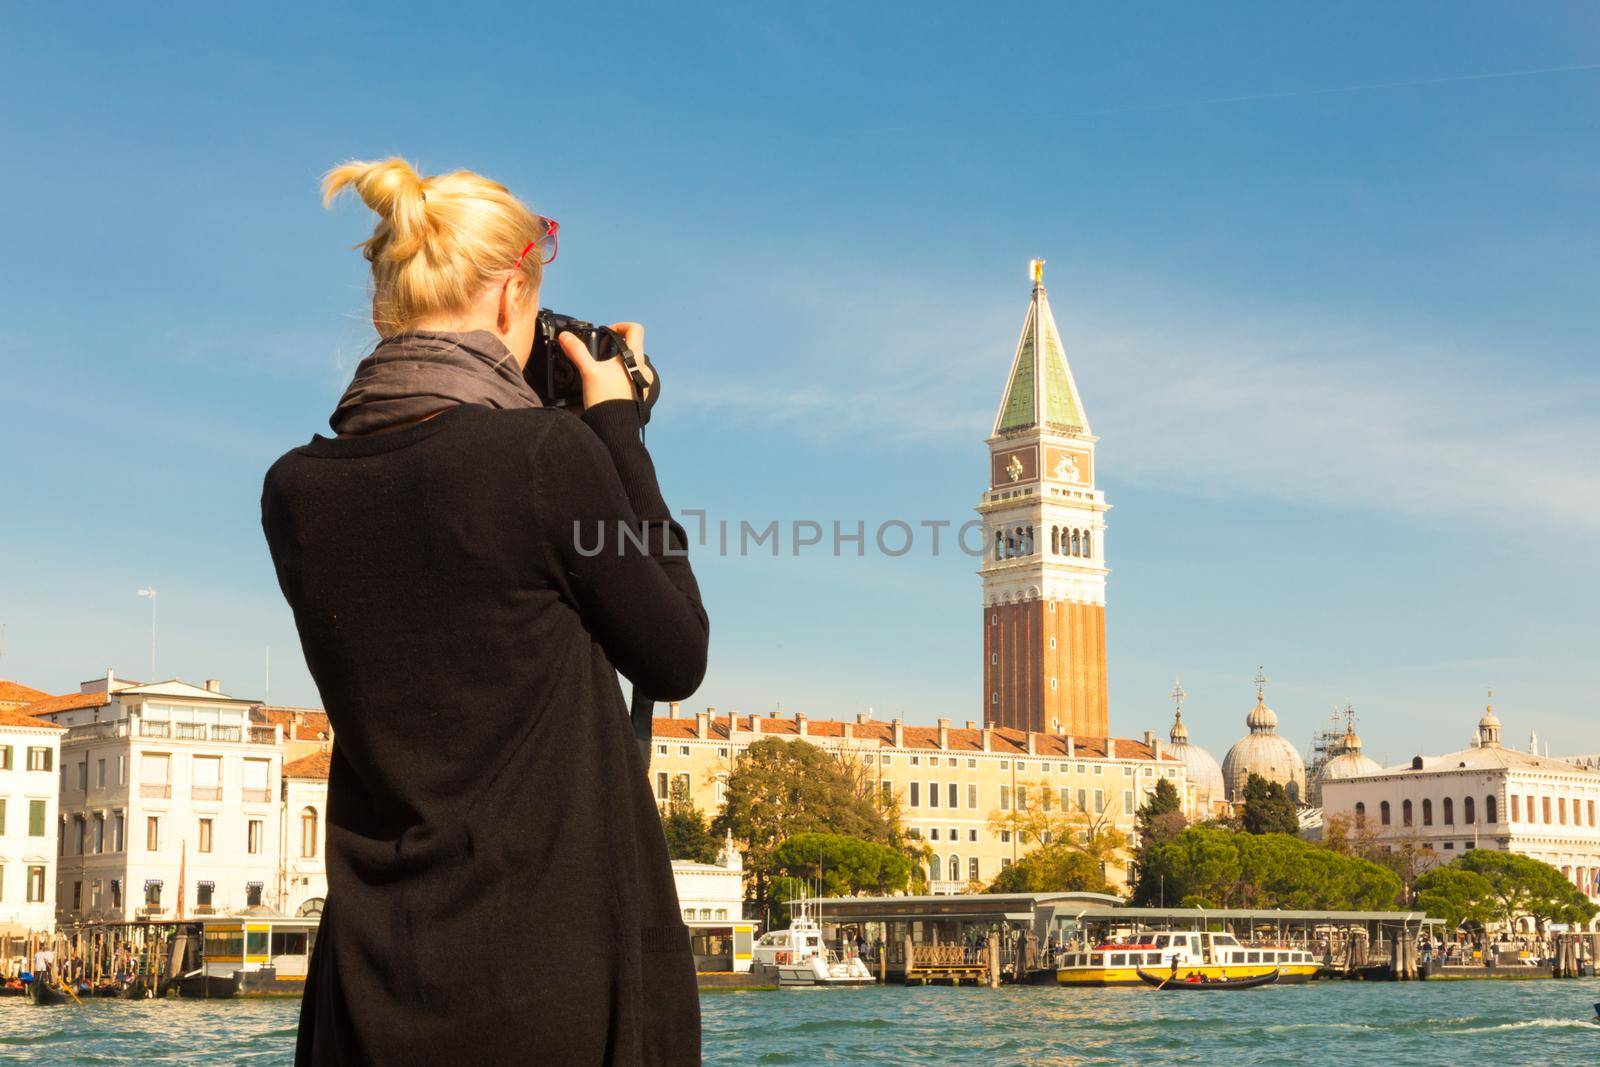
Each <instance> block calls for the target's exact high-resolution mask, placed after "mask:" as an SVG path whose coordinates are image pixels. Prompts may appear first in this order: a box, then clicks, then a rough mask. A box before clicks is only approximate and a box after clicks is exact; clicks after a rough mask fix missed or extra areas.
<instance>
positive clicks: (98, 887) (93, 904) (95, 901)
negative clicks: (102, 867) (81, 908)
mask: <svg viewBox="0 0 1600 1067" xmlns="http://www.w3.org/2000/svg"><path fill="white" fill-rule="evenodd" d="M105 885H106V884H105V883H104V882H102V881H101V880H100V879H98V878H96V879H95V880H94V881H92V882H90V883H89V907H90V908H91V909H93V910H95V911H99V910H100V897H101V896H102V894H103V893H104V892H105Z"/></svg>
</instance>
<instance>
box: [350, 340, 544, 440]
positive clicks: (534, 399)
mask: <svg viewBox="0 0 1600 1067" xmlns="http://www.w3.org/2000/svg"><path fill="white" fill-rule="evenodd" d="M456 404H482V405H484V406H485V407H491V408H536V407H542V406H543V405H542V404H541V403H540V402H539V394H538V393H535V392H534V391H533V387H532V386H530V385H529V384H528V383H527V381H526V380H524V379H523V377H522V369H521V368H520V367H518V366H517V361H516V359H514V358H513V357H512V355H511V353H510V352H509V351H508V350H507V349H506V346H505V345H503V344H501V343H500V339H499V338H498V337H496V336H495V335H494V334H492V333H490V332H489V331H487V330H473V331H472V332H471V333H433V332H431V331H428V330H408V331H406V332H405V333H397V334H395V335H394V336H393V337H389V338H386V339H385V340H384V341H383V342H382V343H381V344H379V345H378V347H377V348H376V349H374V350H373V353H372V355H370V356H368V357H367V358H366V359H364V360H362V361H361V362H360V363H359V364H358V365H357V366H356V374H355V377H354V378H352V379H351V381H350V387H349V388H348V389H346V390H345V391H344V395H343V396H341V397H340V398H339V404H338V406H337V407H335V408H334V409H333V415H332V416H331V417H330V418H329V419H328V425H330V426H332V427H333V432H334V433H340V434H363V433H372V432H374V431H377V430H384V429H387V428H389V427H391V426H397V425H400V424H402V423H407V422H416V421H417V420H419V419H422V418H425V417H427V416H429V415H432V414H434V413H435V412H437V411H440V410H442V409H444V408H448V407H453V406H455V405H456Z"/></svg>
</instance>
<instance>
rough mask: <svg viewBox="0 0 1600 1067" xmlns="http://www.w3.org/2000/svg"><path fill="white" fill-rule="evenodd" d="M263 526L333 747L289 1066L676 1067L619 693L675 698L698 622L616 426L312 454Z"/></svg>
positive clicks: (701, 625)
mask: <svg viewBox="0 0 1600 1067" xmlns="http://www.w3.org/2000/svg"><path fill="white" fill-rule="evenodd" d="M261 506H262V525H263V527H264V529H265V531H266V537H267V543H268V545H269V547H270V548H271V551H272V559H273V563H274V565H275V567H276V569H277V573H278V581H279V584H280V585H281V587H282V589H283V593H284V596H285V597H286V598H287V599H288V601H289V605H290V606H291V607H292V608H293V610H294V617H295V624H296V626H297V628H298V629H299V633H300V641H301V646H302V648H303V649H304V652H305V658H306V663H307V665H308V667H309V668H310V671H311V675H312V677H313V678H314V679H315V680H316V683H317V688H318V690H319V691H320V693H321V695H322V701H323V704H324V706H325V707H326V709H327V712H328V717H329V720H330V721H331V723H332V725H333V728H334V735H335V739H336V740H335V743H334V748H333V759H332V766H331V770H330V774H329V781H328V817H327V828H328V833H327V866H328V897H327V904H326V909H325V911H324V913H323V919H322V928H321V930H320V932H319V934H318V937H317V942H316V948H315V950H314V952H313V955H312V960H311V974H310V976H309V979H308V981H307V983H306V992H305V996H304V999H303V1000H302V1004H301V1013H300V1035H299V1043H298V1048H297V1052H296V1059H295V1062H296V1063H297V1064H359V1063H374V1064H384V1065H391V1064H411V1063H416V1064H438V1063H464V1064H465V1063H493V1064H506V1063H563V1064H565V1063H574V1064H584V1063H602V1062H604V1063H628V1064H631V1063H697V1062H699V1056H700V1014H699V1001H698V997H697V993H696V989H695V977H694V962H693V958H692V956H691V955H690V952H689V941H688V934H687V930H686V928H685V927H684V924H683V922H682V920H681V918H680V915H679V911H678V903H677V894H676V892H675V890H674V887H673V882H672V871H671V865H670V863H669V860H668V857H667V852H666V844H665V842H664V840H663V838H662V833H661V827H660V822H659V819H658V816H657V813H656V808H655V802H654V800H653V799H652V797H651V794H650V788H649V784H648V782H647V780H646V775H645V770H644V766H643V759H642V756H641V753H640V751H639V746H638V744H637V743H636V742H635V739H634V735H633V732H632V728H631V726H630V724H629V721H628V717H627V709H626V707H625V705H624V702H623V698H622V692H621V689H620V687H619V685H618V682H617V678H616V673H615V671H616V670H621V671H622V672H623V673H624V674H626V675H627V676H628V677H629V679H630V680H631V681H633V682H634V683H636V684H638V685H639V686H641V687H642V688H643V689H644V691H645V692H647V693H649V694H651V695H652V696H654V697H656V698H658V699H662V700H672V699H681V698H684V697H687V696H688V695H690V694H691V693H692V692H693V691H694V689H695V688H696V687H697V686H698V685H699V683H700V679H701V677H702V675H703V674H704V672H705V658H706V641H707V623H706V615H705V611H704V610H703V608H702V607H701V605H700V597H699V591H698V589H697V587H696V584H695V580H694V576H693V574H692V573H691V572H690V569H689V563H688V559H687V554H686V551H687V550H686V542H685V538H684V536H683V531H682V529H681V528H679V527H678V526H677V525H676V524H675V523H672V522H671V520H670V518H669V516H668V511H667V507H666V504H665V502H664V501H663V500H662V498H661V493H660V490H659V488H658V487H657V484H656V478H655V471H654V468H653V465H652V464H651V462H650V457H649V454H648V453H647V452H646V451H645V449H644V445H643V444H642V443H641V442H640V440H639V424H638V416H637V413H636V411H635V408H634V405H633V404H632V403H629V402H612V403H606V404H602V405H600V406H599V407H597V408H595V409H593V410H592V411H589V412H587V413H585V414H584V415H583V416H582V417H581V418H579V417H575V416H573V415H572V414H569V413H567V412H564V411H557V410H551V409H530V410H513V411H501V410H490V409H488V408H484V407H478V406H473V405H464V406H460V407H455V408H451V409H449V410H447V411H445V412H444V413H443V414H440V415H438V416H436V417H434V418H432V419H429V420H428V421H426V422H422V423H418V424H415V425H412V426H408V427H403V428H401V429H397V430H393V431H389V432H384V433H377V434H371V435H368V436H364V437H355V438H335V439H328V438H324V437H321V436H318V437H316V438H313V440H312V441H311V442H310V443H309V444H307V445H304V446H303V447H300V448H297V449H295V450H293V451H292V452H289V453H288V454H286V455H285V456H283V457H282V458H281V459H279V460H278V461H277V463H275V464H274V465H273V466H272V469H271V470H270V471H268V473H267V477H266V484H265V487H264V491H263V494H262V500H261ZM619 523H620V524H621V525H622V526H624V527H627V528H628V530H629V532H630V533H632V534H633V535H634V536H632V537H620V538H619V536H618V532H619V531H618V524H619ZM641 532H642V534H643V535H644V536H643V538H642V539H644V540H646V541H647V543H648V546H649V547H648V549H642V548H640V547H639V544H638V540H639V539H640V538H639V534H640V533H641ZM602 535H603V542H602V543H603V548H602V550H600V551H598V552H595V551H593V550H594V548H595V546H596V543H597V538H600V537H602Z"/></svg>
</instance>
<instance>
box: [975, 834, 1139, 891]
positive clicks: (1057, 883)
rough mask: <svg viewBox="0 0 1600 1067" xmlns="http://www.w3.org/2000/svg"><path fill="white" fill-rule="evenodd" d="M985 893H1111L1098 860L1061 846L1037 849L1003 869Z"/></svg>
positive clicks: (1084, 853) (1045, 846)
mask: <svg viewBox="0 0 1600 1067" xmlns="http://www.w3.org/2000/svg"><path fill="white" fill-rule="evenodd" d="M984 892H986V893H1067V892H1086V893H1109V892H1111V885H1110V883H1108V882H1107V881H1106V878H1105V875H1104V874H1103V873H1102V871H1101V866H1100V863H1099V861H1097V860H1095V859H1093V858H1091V857H1090V856H1089V854H1088V853H1086V852H1079V851H1077V850H1075V849H1072V848H1068V847H1066V846H1064V845H1060V844H1050V845H1044V846H1041V847H1040V848H1036V849H1034V850H1033V851H1032V852H1030V853H1028V854H1027V855H1026V856H1024V857H1022V858H1021V859H1020V860H1018V861H1017V862H1016V863H1011V864H1007V865H1006V866H1004V867H1002V868H1000V874H999V875H998V876H997V877H996V878H995V880H994V881H993V882H991V883H990V884H989V886H988V888H986V889H985V890H984Z"/></svg>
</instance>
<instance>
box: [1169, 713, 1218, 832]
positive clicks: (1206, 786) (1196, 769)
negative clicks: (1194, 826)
mask: <svg viewBox="0 0 1600 1067" xmlns="http://www.w3.org/2000/svg"><path fill="white" fill-rule="evenodd" d="M1167 736H1168V737H1170V738H1171V739H1172V744H1170V745H1168V746H1167V755H1169V756H1176V757H1177V758H1178V759H1181V760H1182V761H1183V772H1184V775H1185V776H1186V777H1187V778H1188V779H1189V784H1191V785H1193V786H1194V792H1195V800H1196V801H1198V803H1199V806H1200V815H1201V816H1202V817H1207V818H1208V817H1210V815H1211V805H1212V804H1213V803H1215V802H1216V801H1219V800H1226V799H1227V788H1226V787H1225V786H1224V785H1223V781H1222V768H1221V767H1219V766H1217V760H1216V757H1214V756H1212V755H1211V753H1209V752H1207V751H1206V750H1205V749H1203V748H1201V747H1200V746H1199V745H1191V744H1190V743H1189V728H1188V727H1187V726H1184V725H1183V712H1181V711H1179V712H1177V713H1175V714H1174V715H1173V718H1172V732H1171V733H1170V734H1168V735H1167Z"/></svg>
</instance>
